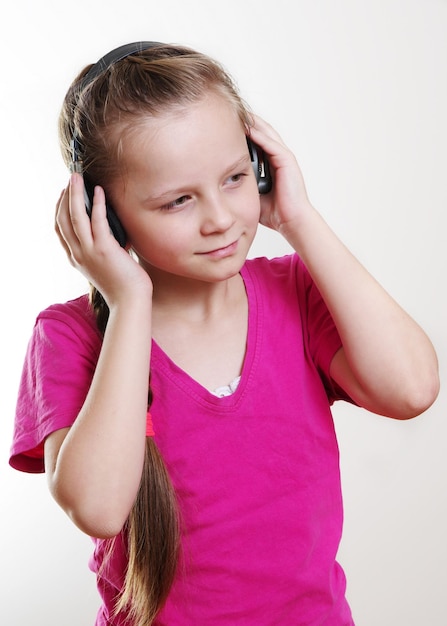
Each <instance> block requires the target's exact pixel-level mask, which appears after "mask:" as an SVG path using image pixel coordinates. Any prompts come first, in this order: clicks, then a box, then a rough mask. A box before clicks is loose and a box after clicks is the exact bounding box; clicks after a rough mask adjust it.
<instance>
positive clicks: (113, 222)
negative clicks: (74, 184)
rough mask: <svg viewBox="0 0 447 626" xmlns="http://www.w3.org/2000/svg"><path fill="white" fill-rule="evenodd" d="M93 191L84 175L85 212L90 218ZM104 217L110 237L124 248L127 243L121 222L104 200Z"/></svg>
mask: <svg viewBox="0 0 447 626" xmlns="http://www.w3.org/2000/svg"><path fill="white" fill-rule="evenodd" d="M93 191H94V186H93V185H92V184H91V183H90V181H89V179H88V177H87V176H85V175H84V202H85V210H86V211H87V215H88V216H89V217H90V218H91V217H92V206H93ZM106 216H107V221H108V222H109V227H110V231H111V233H112V235H113V236H114V237H115V239H116V240H117V242H118V243H119V244H120V246H121V247H122V248H124V247H125V245H126V243H127V235H126V232H125V230H124V228H123V226H122V224H121V222H120V221H119V219H118V217H117V215H116V213H115V211H114V210H113V209H112V207H111V205H110V204H109V203H108V202H107V199H106Z"/></svg>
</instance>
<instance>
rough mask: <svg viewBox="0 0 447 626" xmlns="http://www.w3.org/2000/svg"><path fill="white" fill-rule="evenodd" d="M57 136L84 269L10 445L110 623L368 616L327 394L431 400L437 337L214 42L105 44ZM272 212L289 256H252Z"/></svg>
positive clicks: (26, 379)
mask: <svg viewBox="0 0 447 626" xmlns="http://www.w3.org/2000/svg"><path fill="white" fill-rule="evenodd" d="M247 136H249V137H250V139H251V140H252V141H253V142H254V144H257V145H258V146H259V147H260V150H263V151H264V152H265V153H266V154H267V155H268V160H269V163H270V167H271V169H272V175H273V188H272V190H271V191H270V192H269V193H266V194H264V195H262V196H260V195H259V192H258V186H257V181H256V177H255V174H254V171H253V167H252V159H251V158H250V153H249V150H248V149H247ZM60 137H61V145H62V152H63V155H64V158H65V161H66V163H67V165H69V166H70V167H71V168H72V170H75V171H74V173H73V174H72V176H71V178H70V182H69V185H68V187H67V189H66V190H64V191H63V193H62V195H61V197H60V199H59V202H58V204H57V209H56V231H57V233H58V235H59V238H60V241H61V243H62V245H63V246H64V248H65V250H66V252H67V255H68V258H69V260H70V262H71V263H72V264H73V265H74V266H75V267H77V268H78V269H79V270H80V271H81V272H82V273H83V274H84V275H85V277H86V278H87V279H88V281H89V282H90V284H91V286H92V289H91V294H90V298H88V297H87V296H81V297H80V298H78V299H77V300H74V301H71V302H68V303H65V304H62V305H54V306H52V307H49V308H48V309H47V310H46V311H43V312H42V313H41V314H40V315H39V317H38V319H37V322H36V326H35V329H34V332H33V335H32V338H31V341H30V344H29V348H28V353H27V357H26V362H25V366H24V372H23V377H22V381H21V386H20V390H19V399H18V405H17V416H16V430H15V437H14V442H13V446H12V454H11V464H12V465H13V466H14V467H16V468H18V469H20V470H24V471H30V472H39V471H43V470H44V469H45V471H46V472H47V475H48V482H49V487H50V490H51V492H52V494H53V496H54V498H55V499H56V501H57V502H58V503H59V504H60V505H61V507H62V508H63V509H64V510H65V511H66V512H67V514H68V515H69V516H70V517H71V519H72V520H73V522H74V523H75V524H76V525H77V526H78V527H79V528H80V529H81V530H82V531H84V532H85V533H88V534H89V535H90V536H91V537H93V538H94V542H95V551H94V554H93V556H92V559H91V568H92V569H93V570H94V571H95V572H96V574H97V580H98V588H99V591H100V593H101V596H102V600H103V604H102V607H101V609H100V611H99V614H98V617H97V621H96V624H97V626H104V625H106V624H107V625H113V626H121V625H124V624H131V625H132V626H146V625H148V624H157V625H158V626H161V625H167V626H196V625H200V626H207V625H208V626H219V625H222V626H223V625H225V626H230V625H231V626H234V625H238V624H239V625H244V626H247V625H248V626H255V625H256V626H260V625H263V626H264V625H265V626H267V625H268V626H273V625H276V624H293V625H294V626H298V625H303V626H304V625H305V626H311V625H317V624H328V625H329V624H330V625H331V626H346V625H351V624H353V621H352V617H351V612H350V609H349V607H348V604H347V602H346V599H345V578H344V574H343V571H342V569H341V567H340V566H339V564H338V563H337V562H336V553H337V549H338V545H339V541H340V535H341V526H342V502H341V492H340V475H339V464H338V449H337V442H336V438H335V433H334V427H333V422H332V418H331V414H330V405H331V403H333V402H334V401H335V400H337V399H345V400H348V401H351V402H354V403H356V404H358V405H360V406H362V407H365V408H366V409H368V410H369V411H373V412H375V413H378V414H381V415H385V416H389V417H393V418H397V419H407V418H410V417H413V416H416V415H418V414H420V413H421V412H423V411H424V410H425V409H427V407H428V406H430V405H431V403H432V402H433V401H434V399H435V397H436V395H437V392H438V374H437V362H436V356H435V353H434V350H433V348H432V345H431V343H430V341H429V340H428V338H427V337H426V335H425V334H424V332H423V331H422V330H421V329H420V328H419V327H418V325H417V324H416V323H415V322H414V321H413V320H412V319H411V318H410V317H409V316H408V315H407V314H406V313H405V312H404V311H403V310H402V309H401V308H400V307H399V306H398V305H397V304H396V303H395V302H394V301H393V300H392V299H391V298H390V296H389V295H387V293H385V292H384V290H383V289H382V288H381V287H380V286H379V285H378V284H377V282H375V280H374V279H373V278H372V277H371V276H370V275H369V274H368V273H367V272H366V271H365V269H364V268H363V267H361V265H360V264H359V263H358V262H357V261H356V259H355V258H353V256H352V255H351V254H350V253H349V252H348V250H347V249H346V248H345V247H344V246H343V245H342V244H341V243H340V241H339V240H338V239H337V238H336V236H335V235H334V234H333V233H332V232H331V230H330V229H329V228H328V226H327V225H326V224H325V222H324V221H323V220H322V218H321V217H320V215H319V214H318V213H317V211H316V210H315V209H314V208H313V207H312V205H311V204H310V202H309V200H308V197H307V194H306V190H305V186H304V183H303V180H302V176H301V173H300V170H299V167H298V165H297V163H296V161H295V158H294V156H293V155H292V154H291V153H290V151H289V150H288V149H287V147H286V146H285V145H284V143H283V141H282V140H281V138H280V137H279V136H278V134H277V133H276V132H275V131H274V130H273V129H272V128H271V127H270V126H269V125H268V124H267V123H266V122H264V121H263V120H262V119H259V118H258V117H257V116H255V115H251V114H250V113H249V111H248V110H247V107H246V106H245V104H244V103H243V101H242V100H241V98H240V96H239V95H238V93H237V90H236V89H235V87H234V85H233V83H232V81H231V79H230V78H229V76H228V75H227V74H226V73H225V71H224V70H223V69H222V68H221V67H220V65H219V64H217V63H216V62H215V61H213V60H211V59H210V58H208V57H206V56H205V55H203V54H199V53H197V52H194V51H192V50H189V49H187V48H183V47H178V46H171V45H164V44H155V43H147V42H142V43H141V44H138V45H130V46H128V47H124V48H123V49H120V50H119V51H118V52H117V51H112V53H110V54H109V55H106V57H104V58H103V59H101V61H100V62H98V63H97V64H95V65H94V66H93V67H92V68H90V70H89V71H87V70H84V72H82V73H81V75H80V76H79V77H78V78H77V79H76V80H75V81H74V83H73V85H72V86H71V88H70V89H69V91H68V94H67V96H66V99H65V102H64V106H63V109H62V113H61V118H60ZM81 169H82V172H83V173H84V179H85V182H86V184H87V186H88V185H91V186H93V184H94V185H96V186H94V192H93V197H92V201H91V207H88V208H89V212H90V213H91V220H90V219H89V217H88V215H87V213H86V210H85V200H84V186H83V179H82V177H81V175H80V174H79V173H78V171H79V170H81ZM87 196H88V194H87ZM106 197H107V206H106ZM87 204H90V200H87ZM112 206H113V210H114V211H115V212H116V216H117V218H118V220H119V221H117V220H116V216H115V213H113V212H112V209H111V207H112ZM259 222H261V223H262V224H264V225H265V226H268V227H270V228H273V229H274V230H276V231H278V232H279V233H281V234H282V235H283V236H284V237H285V239H286V240H287V241H288V242H289V243H290V244H291V245H292V246H293V248H294V249H295V250H296V254H294V255H290V256H285V257H284V258H280V259H274V260H267V259H265V258H261V259H251V260H247V259H246V257H247V253H248V250H249V248H250V245H251V243H252V241H253V238H254V236H255V233H256V229H257V225H258V223H259ZM109 224H111V225H112V226H113V228H114V232H115V233H116V236H117V237H118V238H119V239H120V242H121V244H122V245H121V246H120V245H119V243H118V241H117V240H116V238H115V237H114V236H113V234H112V233H111V230H110V226H109ZM120 225H121V226H122V228H123V230H122V231H121V230H120V228H121V226H120ZM149 406H150V413H148V407H149ZM152 422H153V425H152ZM154 431H155V434H154Z"/></svg>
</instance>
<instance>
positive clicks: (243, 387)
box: [151, 264, 263, 412]
mask: <svg viewBox="0 0 447 626" xmlns="http://www.w3.org/2000/svg"><path fill="white" fill-rule="evenodd" d="M240 274H241V277H242V280H243V282H244V286H245V291H246V294H247V303H248V324H247V346H246V352H245V357H244V362H243V365H242V371H241V379H240V382H239V385H238V387H237V389H236V390H235V391H234V393H232V394H231V395H228V396H224V397H221V398H219V397H217V396H216V395H215V394H213V392H212V391H209V390H208V389H206V388H205V387H203V385H201V384H200V383H199V382H198V381H196V380H195V379H194V378H192V377H191V376H190V375H189V374H188V373H187V372H186V371H185V370H183V369H182V368H181V367H179V366H178V365H177V364H176V363H175V362H174V361H173V360H172V359H171V358H170V357H169V356H168V355H167V354H166V352H164V350H162V348H161V347H160V346H159V345H158V344H157V342H156V341H155V339H152V355H151V369H154V370H155V369H157V368H159V369H160V370H161V371H162V372H163V374H164V375H165V376H167V377H168V378H169V379H170V382H171V383H172V384H174V385H176V386H177V387H178V388H179V389H181V390H182V391H183V392H184V393H186V394H187V395H188V397H194V398H195V400H196V401H197V402H199V403H200V404H202V405H205V406H212V407H213V408H214V410H219V409H220V410H222V412H227V411H229V410H230V409H232V408H234V407H236V406H237V405H238V404H239V403H240V402H241V401H242V399H243V398H244V396H245V394H246V392H247V389H248V388H249V387H250V381H251V380H252V378H253V376H255V370H256V367H257V363H258V358H259V353H260V340H261V327H262V317H263V316H262V308H261V302H260V300H259V291H258V290H257V289H256V288H255V284H254V281H253V276H252V274H251V272H250V270H249V268H248V267H247V264H245V265H244V266H243V267H242V269H241V272H240Z"/></svg>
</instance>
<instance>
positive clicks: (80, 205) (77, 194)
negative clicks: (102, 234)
mask: <svg viewBox="0 0 447 626" xmlns="http://www.w3.org/2000/svg"><path fill="white" fill-rule="evenodd" d="M68 215H69V218H70V221H71V227H72V229H73V233H74V234H75V235H76V238H77V239H78V242H80V243H81V244H82V245H90V244H91V243H92V229H91V224H90V219H89V217H88V215H87V211H86V209H85V200H84V181H83V178H82V176H81V175H80V174H77V173H73V174H72V175H71V177H70V184H69V188H68Z"/></svg>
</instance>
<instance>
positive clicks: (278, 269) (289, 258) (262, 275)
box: [242, 253, 312, 296]
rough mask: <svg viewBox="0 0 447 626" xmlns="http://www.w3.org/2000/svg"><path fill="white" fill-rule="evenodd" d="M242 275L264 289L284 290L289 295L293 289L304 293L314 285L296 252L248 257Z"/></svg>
mask: <svg viewBox="0 0 447 626" xmlns="http://www.w3.org/2000/svg"><path fill="white" fill-rule="evenodd" d="M242 275H243V277H244V280H245V281H246V282H248V281H249V280H250V279H251V280H252V281H253V282H254V283H256V284H257V285H259V286H262V287H263V288H264V289H268V290H269V291H270V290H273V291H279V292H281V291H282V292H285V293H286V294H288V295H289V296H290V294H291V292H292V291H295V292H298V293H300V292H303V293H304V292H306V290H307V289H308V288H309V287H310V286H311V285H312V279H311V277H310V275H309V273H308V272H307V269H306V267H305V266H304V263H303V261H302V260H301V259H300V257H299V256H298V255H297V254H296V253H293V254H287V255H284V256H281V257H275V258H271V259H269V258H267V257H257V258H253V259H248V260H247V261H246V263H245V265H244V267H243V270H242Z"/></svg>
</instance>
